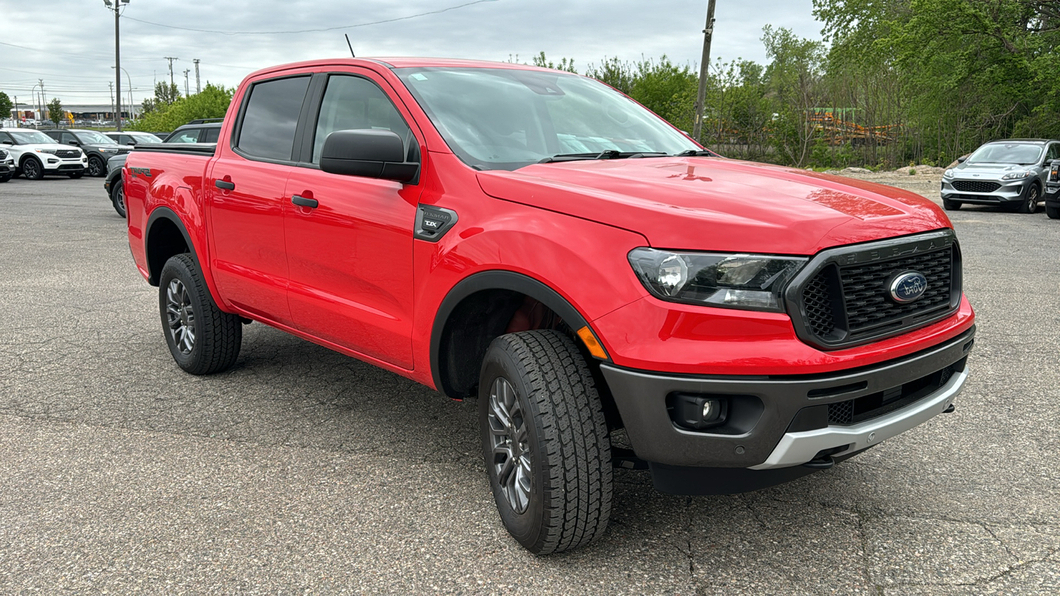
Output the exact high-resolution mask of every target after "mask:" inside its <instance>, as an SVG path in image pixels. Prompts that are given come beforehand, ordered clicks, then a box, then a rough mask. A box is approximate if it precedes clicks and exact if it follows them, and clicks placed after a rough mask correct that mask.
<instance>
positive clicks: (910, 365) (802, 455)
mask: <svg viewBox="0 0 1060 596" xmlns="http://www.w3.org/2000/svg"><path fill="white" fill-rule="evenodd" d="M974 336H975V329H974V327H973V328H972V329H970V330H968V331H966V332H965V333H963V334H961V335H959V336H957V337H955V338H953V339H950V340H948V341H946V342H943V343H941V344H939V345H936V346H934V347H932V348H929V349H927V350H923V351H921V352H918V353H915V354H912V355H910V356H906V357H903V358H898V359H895V360H891V361H887V362H882V363H879V364H875V365H870V366H865V367H861V368H856V369H852V370H846V371H840V372H836V373H825V374H815V375H783V376H768V375H764V376H759V377H751V376H739V377H738V376H710V377H706V376H691V375H666V374H657V373H651V372H644V371H634V370H628V369H622V368H618V367H616V366H612V365H608V364H603V365H601V367H600V368H601V371H602V372H603V375H604V378H605V379H606V381H607V384H608V388H609V389H610V390H611V393H612V395H613V396H614V400H615V404H616V406H617V407H618V410H619V413H620V415H621V417H622V421H623V423H624V425H625V428H626V433H627V435H628V437H629V440H630V443H631V444H632V447H633V450H634V452H635V453H636V455H637V457H638V458H640V459H642V460H645V461H647V462H649V463H650V464H653V472H654V471H655V468H656V467H659V468H660V469H662V468H671V467H678V468H692V469H698V468H743V469H745V471H746V470H751V471H768V470H775V469H780V468H789V467H793V466H800V465H802V464H806V463H808V462H811V461H813V460H817V459H820V457H836V458H839V459H842V458H845V457H848V456H850V455H853V454H854V453H856V452H858V451H861V450H864V449H866V448H868V447H871V446H873V445H875V444H878V443H879V442H880V441H882V440H884V439H887V438H890V437H893V436H895V435H897V434H899V433H902V432H904V431H906V430H909V429H910V428H912V427H914V426H916V425H918V424H921V423H923V422H925V421H927V420H928V419H930V418H931V417H933V416H935V415H937V414H940V413H942V412H943V411H944V410H946V409H947V408H948V407H949V406H950V405H951V404H952V403H953V399H954V398H955V397H956V395H957V394H958V393H959V392H960V391H961V388H962V387H963V385H964V382H965V379H967V372H966V369H965V365H966V360H967V356H968V353H969V352H970V351H971V349H972V345H973V343H974ZM675 392H681V393H692V394H702V395H708V396H722V397H724V398H726V399H728V400H729V404H728V408H729V409H728V411H729V416H728V419H727V421H726V422H725V424H723V425H722V426H719V427H716V428H713V429H708V430H704V431H695V430H687V429H684V428H681V427H678V426H677V425H676V424H675V423H674V422H673V421H672V420H671V418H670V414H669V412H668V410H667V396H669V395H670V394H672V393H675ZM822 454H824V455H822ZM819 456H820V457H819ZM670 492H674V491H670Z"/></svg>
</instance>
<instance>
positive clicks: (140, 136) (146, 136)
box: [129, 132, 162, 143]
mask: <svg viewBox="0 0 1060 596" xmlns="http://www.w3.org/2000/svg"><path fill="white" fill-rule="evenodd" d="M129 136H130V137H132V138H134V139H136V140H137V141H138V142H140V143H161V142H162V139H160V138H158V137H157V136H155V135H153V134H151V133H149V132H139V133H136V134H130V135H129Z"/></svg>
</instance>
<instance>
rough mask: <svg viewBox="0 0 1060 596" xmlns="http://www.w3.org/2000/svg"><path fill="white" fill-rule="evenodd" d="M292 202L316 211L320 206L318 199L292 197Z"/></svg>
mask: <svg viewBox="0 0 1060 596" xmlns="http://www.w3.org/2000/svg"><path fill="white" fill-rule="evenodd" d="M291 202H292V203H294V204H295V205H298V206H299V207H309V208H310V209H316V208H317V205H318V204H319V203H317V200H316V199H307V198H305V197H301V196H298V195H294V196H293V197H291Z"/></svg>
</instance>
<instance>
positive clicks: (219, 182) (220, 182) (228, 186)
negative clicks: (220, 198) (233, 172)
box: [213, 180, 236, 190]
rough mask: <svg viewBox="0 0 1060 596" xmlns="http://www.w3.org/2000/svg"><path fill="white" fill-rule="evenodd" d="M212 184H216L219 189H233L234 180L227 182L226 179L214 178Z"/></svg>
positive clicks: (234, 185) (234, 186) (234, 187)
mask: <svg viewBox="0 0 1060 596" xmlns="http://www.w3.org/2000/svg"><path fill="white" fill-rule="evenodd" d="M213 185H214V186H216V187H217V188H220V189H221V190H235V189H236V183H235V182H228V181H227V180H214V181H213Z"/></svg>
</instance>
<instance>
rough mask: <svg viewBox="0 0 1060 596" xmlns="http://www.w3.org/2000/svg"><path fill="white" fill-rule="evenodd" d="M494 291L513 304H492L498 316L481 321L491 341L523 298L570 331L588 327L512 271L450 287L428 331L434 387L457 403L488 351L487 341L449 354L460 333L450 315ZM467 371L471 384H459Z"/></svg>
mask: <svg viewBox="0 0 1060 596" xmlns="http://www.w3.org/2000/svg"><path fill="white" fill-rule="evenodd" d="M495 290H499V291H507V292H511V293H512V296H513V300H510V301H507V302H506V303H503V302H504V301H501V302H502V303H501V304H495V305H494V306H496V309H497V312H498V313H499V315H498V316H495V317H486V318H485V319H484V321H483V325H484V329H481V330H482V331H484V334H485V336H486V337H489V339H490V341H492V338H494V337H497V336H500V335H502V334H503V333H504V327H505V326H506V325H507V324H508V321H509V320H510V318H511V316H512V315H513V314H515V311H516V310H518V308H519V306H520V305H521V304H522V301H523V296H529V297H531V298H533V299H534V300H537V301H538V302H540V303H541V304H543V305H545V306H546V307H548V308H549V309H551V310H552V311H553V312H555V313H556V314H557V315H558V316H559V317H560V318H561V319H563V321H564V322H565V323H567V325H568V326H569V327H570V328H571V329H573V330H578V329H581V328H582V327H585V326H586V325H588V322H587V321H586V320H585V317H583V316H582V314H581V313H580V312H578V310H577V309H576V308H574V306H572V305H571V304H570V302H568V301H567V300H566V299H565V298H564V297H563V296H561V295H560V294H559V292H557V291H555V290H553V289H552V288H550V287H549V286H547V285H546V284H544V283H542V282H540V281H538V280H536V279H534V278H532V277H529V276H527V275H523V274H521V273H515V272H513V271H483V272H480V273H476V274H474V275H471V276H469V277H467V278H465V279H463V280H462V281H460V282H459V283H457V284H456V285H455V286H453V288H452V289H451V290H450V291H449V293H448V294H447V295H446V297H445V299H444V300H442V303H441V305H440V306H439V307H438V311H437V313H436V315H435V318H434V325H433V327H432V329H431V375H432V377H433V379H434V385H435V387H436V388H437V389H438V390H439V391H441V392H442V393H444V394H446V395H447V396H449V397H451V398H454V399H459V398H463V397H468V396H469V395H471V391H472V390H473V389H474V386H475V385H476V384H477V382H478V367H479V366H480V364H481V361H482V357H483V356H484V355H485V352H486V348H488V347H489V341H486V342H485V343H484V344H482V345H478V346H475V349H473V350H470V351H463V352H461V353H460V354H459V355H457V354H453V353H452V352H453V351H452V350H448V349H447V348H448V346H450V345H452V344H455V343H456V341H455V339H456V338H454V334H456V333H458V332H459V331H460V330H456V329H452V328H451V327H450V326H449V321H450V319H451V315H452V314H453V312H454V311H455V310H456V309H457V308H458V307H460V306H461V304H465V302H464V301H465V299H467V298H469V297H471V296H473V295H474V294H477V293H479V292H486V291H495ZM515 297H517V298H515ZM479 352H481V353H479ZM443 353H444V355H445V358H444V360H443ZM468 367H474V382H472V383H467V382H464V383H460V384H458V380H459V379H460V378H467V376H468V374H469V373H470V370H469V368H468ZM454 368H457V369H461V370H454ZM461 372H462V374H461Z"/></svg>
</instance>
